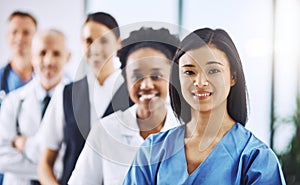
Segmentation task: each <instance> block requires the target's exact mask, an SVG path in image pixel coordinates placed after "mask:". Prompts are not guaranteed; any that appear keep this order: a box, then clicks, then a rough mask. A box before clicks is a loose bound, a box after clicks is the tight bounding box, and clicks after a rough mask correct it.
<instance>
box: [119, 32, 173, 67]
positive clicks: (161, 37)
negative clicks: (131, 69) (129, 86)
mask: <svg viewBox="0 0 300 185" xmlns="http://www.w3.org/2000/svg"><path fill="white" fill-rule="evenodd" d="M178 44H179V39H178V37H177V36H175V35H172V34H171V33H170V32H169V30H168V29H166V28H161V29H157V30H155V29H153V28H145V27H142V28H140V29H139V30H136V31H132V32H131V33H130V36H129V37H128V38H126V39H124V40H123V41H122V46H123V47H122V48H121V49H120V50H119V51H118V57H119V58H120V61H121V68H122V69H124V68H125V66H126V62H127V58H128V56H129V55H130V54H131V53H132V52H134V51H136V50H138V49H140V48H152V49H155V50H158V51H160V52H162V53H164V54H165V55H166V57H167V58H168V59H169V60H170V61H171V60H172V59H173V57H174V55H175V53H176V51H177V48H178ZM124 71H125V70H124Z"/></svg>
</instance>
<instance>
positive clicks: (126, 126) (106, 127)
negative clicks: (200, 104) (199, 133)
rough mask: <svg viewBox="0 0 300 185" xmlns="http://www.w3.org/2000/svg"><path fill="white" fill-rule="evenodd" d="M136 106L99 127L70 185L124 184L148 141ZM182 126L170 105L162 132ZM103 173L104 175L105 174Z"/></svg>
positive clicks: (110, 118)
mask: <svg viewBox="0 0 300 185" xmlns="http://www.w3.org/2000/svg"><path fill="white" fill-rule="evenodd" d="M136 108H137V106H136V105H134V106H132V107H130V108H129V109H127V110H125V111H124V112H122V111H117V112H115V113H113V114H111V115H109V116H107V117H105V118H103V119H101V120H100V123H98V124H95V125H94V127H93V128H92V130H91V132H90V134H89V136H88V139H87V142H86V144H85V146H84V148H83V150H82V152H81V154H80V156H79V158H78V160H77V163H76V166H75V169H74V171H73V173H72V176H71V178H70V180H69V184H70V185H81V184H82V185H83V184H89V185H93V184H95V185H96V184H101V183H102V181H103V182H104V184H105V185H112V184H118V185H119V184H122V182H123V179H124V177H125V175H126V173H127V171H128V169H129V167H130V165H131V163H132V161H133V159H134V156H135V154H136V152H137V150H138V148H139V147H140V145H141V144H142V143H143V142H144V139H143V138H142V137H141V135H140V130H139V127H138V122H137V118H136ZM178 125H180V123H179V121H178V120H177V119H176V118H175V116H174V114H173V111H172V110H171V108H170V106H169V105H167V117H166V121H165V124H164V126H163V128H162V130H161V131H166V130H168V129H170V128H173V127H176V126H178ZM101 172H103V173H101Z"/></svg>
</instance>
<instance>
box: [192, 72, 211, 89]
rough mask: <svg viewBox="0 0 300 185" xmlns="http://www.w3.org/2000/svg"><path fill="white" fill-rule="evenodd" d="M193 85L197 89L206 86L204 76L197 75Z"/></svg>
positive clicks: (206, 82)
mask: <svg viewBox="0 0 300 185" xmlns="http://www.w3.org/2000/svg"><path fill="white" fill-rule="evenodd" d="M193 84H194V86H197V87H203V86H207V85H208V81H207V77H206V75H205V74H200V73H198V75H197V76H196V78H195V80H194V82H193Z"/></svg>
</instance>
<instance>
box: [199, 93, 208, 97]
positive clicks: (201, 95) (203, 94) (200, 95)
mask: <svg viewBox="0 0 300 185" xmlns="http://www.w3.org/2000/svg"><path fill="white" fill-rule="evenodd" d="M195 95H196V96H198V97H203V96H209V95H210V93H202V94H195Z"/></svg>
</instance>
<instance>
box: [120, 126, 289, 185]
mask: <svg viewBox="0 0 300 185" xmlns="http://www.w3.org/2000/svg"><path fill="white" fill-rule="evenodd" d="M184 135H185V126H184V125H183V126H180V127H177V128H174V129H171V130H169V131H167V132H163V133H158V134H155V135H151V136H150V137H149V138H148V139H147V140H146V141H145V142H144V143H143V145H142V146H141V148H140V150H139V151H138V153H137V156H136V158H135V160H134V162H133V164H132V166H131V167H130V170H129V172H128V174H127V176H126V178H125V181H124V182H123V184H201V185H203V184H204V185H215V184H220V185H221V184H222V185H227V184H228V185H233V184H236V185H240V184H243V185H247V184H263V185H268V184H270V185H281V184H286V183H285V180H284V177H283V174H282V171H281V167H280V164H279V162H278V160H277V157H276V155H275V154H274V152H273V151H272V150H271V149H270V148H269V147H268V146H267V145H266V144H264V143H263V142H262V141H260V140H259V139H257V138H256V137H255V136H254V135H253V134H252V133H251V132H250V131H248V130H247V129H245V127H244V126H242V125H241V124H239V123H236V124H235V125H234V126H233V127H232V128H231V129H230V130H229V131H228V132H227V133H226V135H225V136H224V137H223V138H222V139H221V140H220V142H219V143H218V144H217V145H216V146H215V148H214V149H213V150H212V151H211V153H210V154H209V156H208V157H207V158H206V159H205V160H204V161H203V162H202V163H201V164H200V165H199V166H198V167H197V168H196V169H195V171H193V173H191V174H188V171H187V163H186V157H185V149H184Z"/></svg>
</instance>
